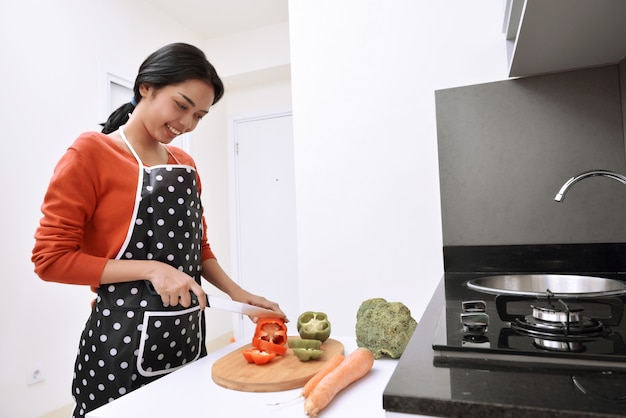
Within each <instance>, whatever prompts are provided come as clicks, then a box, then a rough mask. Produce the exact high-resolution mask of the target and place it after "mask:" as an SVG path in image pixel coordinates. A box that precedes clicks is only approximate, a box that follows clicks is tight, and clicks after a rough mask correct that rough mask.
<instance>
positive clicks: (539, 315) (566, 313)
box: [530, 299, 584, 323]
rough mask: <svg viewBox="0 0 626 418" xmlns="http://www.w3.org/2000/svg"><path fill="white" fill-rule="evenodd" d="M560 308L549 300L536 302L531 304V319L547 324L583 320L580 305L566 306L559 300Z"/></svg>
mask: <svg viewBox="0 0 626 418" xmlns="http://www.w3.org/2000/svg"><path fill="white" fill-rule="evenodd" d="M558 302H559V304H560V305H561V306H555V305H554V304H553V303H552V302H550V299H548V300H547V301H538V302H536V303H534V304H531V305H530V306H531V308H532V309H533V318H536V319H538V320H541V321H547V322H559V323H568V322H570V323H571V322H580V321H582V320H583V317H582V312H583V310H584V309H583V307H582V306H580V305H574V304H571V305H570V304H567V303H565V302H564V301H562V300H560V299H559V301H558Z"/></svg>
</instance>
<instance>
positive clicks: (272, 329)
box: [252, 318, 287, 346]
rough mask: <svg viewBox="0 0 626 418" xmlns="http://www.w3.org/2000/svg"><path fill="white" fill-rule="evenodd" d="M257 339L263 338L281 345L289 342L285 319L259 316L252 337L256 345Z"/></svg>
mask: <svg viewBox="0 0 626 418" xmlns="http://www.w3.org/2000/svg"><path fill="white" fill-rule="evenodd" d="M256 340H263V341H267V342H269V343H272V344H275V345H280V346H283V345H285V344H287V325H285V321H284V320H283V319H281V318H259V319H258V320H257V323H256V331H255V333H254V337H253V338H252V345H255V341H256Z"/></svg>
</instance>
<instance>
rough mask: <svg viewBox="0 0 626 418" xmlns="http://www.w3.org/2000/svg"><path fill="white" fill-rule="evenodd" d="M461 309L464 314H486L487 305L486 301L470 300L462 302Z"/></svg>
mask: <svg viewBox="0 0 626 418" xmlns="http://www.w3.org/2000/svg"><path fill="white" fill-rule="evenodd" d="M461 309H462V310H463V312H485V311H486V310H487V304H486V303H485V301H484V300H468V301H465V302H461Z"/></svg>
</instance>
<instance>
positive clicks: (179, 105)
mask: <svg viewBox="0 0 626 418" xmlns="http://www.w3.org/2000/svg"><path fill="white" fill-rule="evenodd" d="M176 104H177V105H178V107H179V109H181V110H187V106H185V105H184V104H183V103H181V102H176Z"/></svg>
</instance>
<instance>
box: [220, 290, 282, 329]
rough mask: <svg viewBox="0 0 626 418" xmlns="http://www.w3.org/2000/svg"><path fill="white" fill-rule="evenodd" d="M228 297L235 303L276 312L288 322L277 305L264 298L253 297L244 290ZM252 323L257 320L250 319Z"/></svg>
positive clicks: (253, 295)
mask: <svg viewBox="0 0 626 418" xmlns="http://www.w3.org/2000/svg"><path fill="white" fill-rule="evenodd" d="M233 293H234V294H232V295H230V297H231V299H233V300H236V301H237V302H241V303H247V304H249V305H254V306H258V307H261V308H265V309H269V310H271V311H274V312H277V313H279V314H281V315H282V316H283V318H284V319H285V322H289V319H288V318H287V315H285V313H284V312H283V311H282V310H281V309H280V306H279V305H278V303H276V302H273V301H271V300H268V299H266V298H264V297H263V296H259V295H255V294H253V293H250V292H248V291H246V290H244V289H241V290H239V291H237V292H236V293H235V292H233ZM250 319H251V320H252V322H256V320H257V318H253V317H250Z"/></svg>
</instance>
